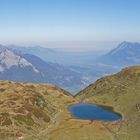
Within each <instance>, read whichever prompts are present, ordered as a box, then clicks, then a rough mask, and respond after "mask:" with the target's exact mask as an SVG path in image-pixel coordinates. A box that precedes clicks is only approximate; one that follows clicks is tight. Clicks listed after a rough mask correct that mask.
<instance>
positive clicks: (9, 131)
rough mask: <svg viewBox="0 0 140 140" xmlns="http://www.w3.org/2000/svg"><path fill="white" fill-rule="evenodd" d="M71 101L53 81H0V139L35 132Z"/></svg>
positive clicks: (52, 119) (46, 124) (48, 123)
mask: <svg viewBox="0 0 140 140" xmlns="http://www.w3.org/2000/svg"><path fill="white" fill-rule="evenodd" d="M72 101H73V97H72V96H70V95H68V93H67V92H65V91H64V90H62V89H59V88H57V87H55V86H53V85H45V84H44V85H38V84H31V83H14V82H10V81H0V140H4V139H6V140H7V139H12V140H13V139H16V138H17V137H18V136H20V135H22V136H23V137H26V136H28V135H31V136H37V135H38V134H39V132H40V131H42V130H44V129H46V128H47V127H48V126H49V125H50V124H51V123H52V122H53V121H54V120H55V118H56V116H57V115H58V114H59V113H61V112H62V110H63V109H64V108H65V107H67V104H69V103H70V102H72Z"/></svg>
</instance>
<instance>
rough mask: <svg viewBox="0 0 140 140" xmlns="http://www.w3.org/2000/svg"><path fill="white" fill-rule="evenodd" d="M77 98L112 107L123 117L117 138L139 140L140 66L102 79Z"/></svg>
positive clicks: (120, 139)
mask: <svg viewBox="0 0 140 140" xmlns="http://www.w3.org/2000/svg"><path fill="white" fill-rule="evenodd" d="M76 97H77V98H79V99H80V100H87V101H88V102H91V103H97V104H103V105H109V106H112V107H113V108H114V109H115V110H116V111H118V112H120V113H121V114H122V115H123V122H122V123H121V125H120V129H119V131H118V132H117V133H118V135H117V138H118V139H119V140H139V138H140V133H139V132H140V109H138V108H136V104H140V66H135V67H130V68H126V69H123V70H122V71H121V72H119V73H117V74H115V75H111V76H107V77H104V78H101V79H99V80H97V81H96V82H95V83H94V84H91V85H90V86H88V87H87V88H85V89H84V90H83V91H81V92H80V93H79V94H78V95H77V96H76ZM108 128H109V127H108ZM109 129H111V127H110V128H109Z"/></svg>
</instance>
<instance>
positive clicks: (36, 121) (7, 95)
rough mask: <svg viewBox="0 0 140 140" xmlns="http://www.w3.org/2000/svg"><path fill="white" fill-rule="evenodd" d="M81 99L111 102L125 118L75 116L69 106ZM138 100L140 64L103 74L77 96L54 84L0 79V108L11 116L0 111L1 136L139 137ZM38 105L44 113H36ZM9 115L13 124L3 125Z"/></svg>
mask: <svg viewBox="0 0 140 140" xmlns="http://www.w3.org/2000/svg"><path fill="white" fill-rule="evenodd" d="M11 95H12V96H11ZM23 95H24V96H23ZM38 96H39V97H38ZM11 98H12V99H11ZM11 100H12V102H15V103H11ZM81 100H85V101H87V102H90V103H97V104H102V105H109V106H112V107H113V108H114V109H115V111H117V112H120V113H121V114H122V115H123V121H114V122H103V121H85V120H78V119H74V118H72V116H71V115H70V114H69V112H68V110H67V107H68V105H70V104H74V103H76V102H79V101H81ZM25 101H27V102H25ZM137 103H138V104H140V67H131V68H127V69H124V70H123V71H121V72H120V73H118V74H115V75H112V76H107V77H104V78H101V79H99V80H97V82H95V83H94V84H91V85H90V86H89V87H87V88H86V89H84V90H83V91H81V92H80V93H79V94H78V95H77V96H76V98H75V99H74V98H73V97H71V96H68V95H67V93H66V92H65V91H63V90H61V89H58V88H56V87H55V86H52V85H37V84H30V83H27V84H23V83H11V82H9V81H1V82H0V112H7V113H8V114H9V116H10V117H9V116H8V115H7V114H3V115H4V116H3V117H1V115H0V123H1V127H0V138H1V136H3V137H4V134H9V135H12V136H15V134H16V133H17V132H19V131H20V132H22V133H23V134H25V135H24V140H139V137H140V134H139V132H140V110H139V109H137V108H136V104H137ZM29 105H30V107H31V110H30V111H29V108H28V106H29ZM36 109H37V112H38V111H39V114H40V115H42V116H41V117H40V115H39V116H38V115H36V113H35V114H34V112H36ZM19 110H20V112H19ZM33 110H35V111H33ZM23 112H24V113H23ZM27 112H28V113H30V114H31V116H32V119H33V122H32V120H30V117H28V115H27ZM17 115H25V116H24V119H23V118H22V117H19V119H17V118H15V116H17ZM44 116H45V117H44ZM9 118H10V119H11V120H12V125H11V124H4V125H2V123H3V120H5V119H6V121H4V122H5V123H7V122H9V121H7V119H9ZM25 118H26V119H27V120H28V121H25V120H26V119H25ZM43 118H46V119H43ZM42 119H43V120H42ZM20 121H21V122H22V124H20ZM30 123H33V124H30ZM17 124H18V125H17ZM2 140H3V139H2ZM12 140H13V137H12Z"/></svg>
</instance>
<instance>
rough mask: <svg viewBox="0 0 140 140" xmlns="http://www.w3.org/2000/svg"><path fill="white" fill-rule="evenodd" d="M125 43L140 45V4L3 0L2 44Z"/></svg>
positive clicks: (129, 1)
mask: <svg viewBox="0 0 140 140" xmlns="http://www.w3.org/2000/svg"><path fill="white" fill-rule="evenodd" d="M123 40H126V41H140V0H0V43H12V44H14V43H19V44H20V43H21V44H43V45H45V44H47V43H48V42H56V41H93V42H94V41H95V42H104V41H105V42H107V41H111V42H112V41H118V42H120V41H123ZM81 44H82V43H81Z"/></svg>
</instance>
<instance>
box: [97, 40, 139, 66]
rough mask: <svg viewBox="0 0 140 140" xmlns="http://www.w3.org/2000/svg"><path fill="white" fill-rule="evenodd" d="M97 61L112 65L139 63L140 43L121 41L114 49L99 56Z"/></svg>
mask: <svg viewBox="0 0 140 140" xmlns="http://www.w3.org/2000/svg"><path fill="white" fill-rule="evenodd" d="M98 63H101V64H104V65H108V66H114V67H115V66H117V67H125V66H131V65H137V64H140V44H139V43H130V42H122V43H121V44H119V45H118V46H117V47H116V48H115V49H113V50H111V51H110V52H109V53H107V54H105V55H103V56H102V57H100V58H99V59H98Z"/></svg>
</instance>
